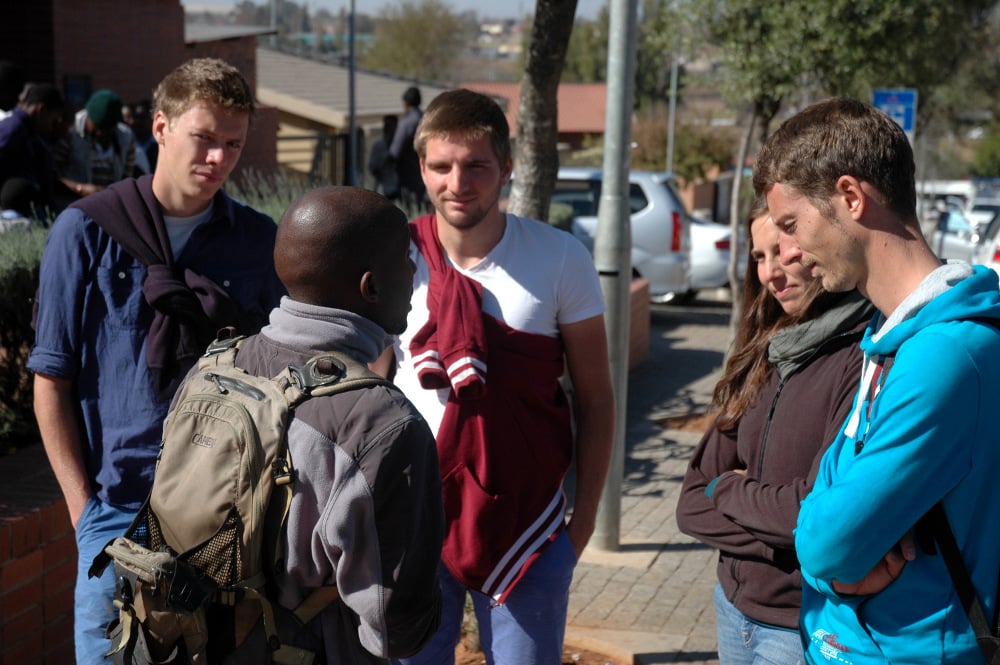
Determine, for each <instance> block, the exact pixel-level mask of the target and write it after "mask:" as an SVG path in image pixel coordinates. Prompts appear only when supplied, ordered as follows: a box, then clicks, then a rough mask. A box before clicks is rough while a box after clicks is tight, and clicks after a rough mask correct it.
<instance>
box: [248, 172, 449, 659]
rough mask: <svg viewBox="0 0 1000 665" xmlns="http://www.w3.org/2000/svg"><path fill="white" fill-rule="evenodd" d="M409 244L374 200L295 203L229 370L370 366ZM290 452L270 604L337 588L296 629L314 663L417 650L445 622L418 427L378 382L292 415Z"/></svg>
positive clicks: (432, 480) (362, 195)
mask: <svg viewBox="0 0 1000 665" xmlns="http://www.w3.org/2000/svg"><path fill="white" fill-rule="evenodd" d="M409 245H410V234H409V227H408V224H407V221H406V215H405V214H403V212H402V211H401V210H400V209H399V208H397V207H396V206H395V205H393V204H392V202H390V201H389V200H388V199H386V198H384V197H382V196H380V195H378V194H376V193H374V192H371V191H367V190H363V189H358V188H354V187H323V188H320V189H315V190H311V191H309V192H306V193H305V194H303V195H302V196H301V197H300V198H299V199H298V200H296V201H295V202H294V203H292V205H291V206H289V208H288V210H287V211H286V212H285V214H284V215H283V216H282V218H281V222H280V223H279V224H278V233H277V238H276V241H275V247H274V260H275V270H276V271H277V273H278V276H279V277H280V278H281V281H282V283H283V284H284V285H285V287H286V288H287V289H288V297H286V298H282V300H281V304H280V305H279V306H278V307H277V308H275V309H274V310H272V312H271V314H270V320H269V323H268V325H267V326H266V327H265V328H264V329H263V330H261V332H260V334H258V335H254V336H252V337H249V338H248V339H246V340H245V341H244V342H243V344H242V345H241V347H240V351H239V354H238V355H237V357H236V364H237V365H238V366H239V367H242V368H244V369H246V370H247V371H248V372H250V373H251V374H255V375H258V376H277V375H278V374H279V373H280V372H281V371H282V370H284V369H285V368H286V367H288V366H299V367H301V366H305V364H306V362H307V361H308V360H309V359H310V358H311V357H312V356H314V355H316V354H317V353H320V352H327V351H336V352H340V353H343V354H346V355H348V356H350V357H352V358H353V359H354V360H356V361H358V362H361V363H369V362H372V361H374V360H375V359H376V358H378V356H379V355H380V354H381V353H382V352H383V351H384V350H385V349H386V348H387V347H388V346H389V345H391V344H392V335H394V334H397V333H399V332H401V331H402V330H403V329H405V328H406V324H407V318H406V317H407V312H408V311H409V309H410V307H409V304H410V292H411V291H412V289H413V263H412V262H411V261H410V257H409ZM288 450H289V453H290V456H291V458H292V460H293V463H294V466H295V483H294V485H293V487H294V490H293V496H292V499H291V501H290V504H289V510H288V517H287V528H286V530H285V547H284V550H283V551H284V552H286V558H285V561H284V569H283V571H282V572H281V574H279V575H278V576H276V578H275V585H276V586H277V591H278V599H279V601H280V602H281V604H283V605H284V606H285V607H287V608H289V609H293V608H296V607H298V606H299V605H300V604H301V603H302V602H303V601H304V600H305V599H306V598H308V597H309V596H310V593H311V592H312V591H313V590H315V589H317V588H319V587H324V586H326V587H329V586H335V587H337V589H338V590H339V592H340V600H339V601H338V602H335V603H332V604H331V605H329V606H328V607H326V608H325V609H324V610H323V611H322V612H321V613H320V614H318V615H317V616H316V618H315V619H314V620H313V621H311V622H309V624H307V626H306V628H307V629H308V630H310V631H312V632H313V633H314V634H315V635H316V636H317V637H321V638H322V639H321V642H322V644H323V655H324V658H321V659H317V663H326V664H327V665H340V664H341V663H356V664H358V665H362V664H365V665H376V664H377V663H384V662H385V661H384V660H383V659H384V658H387V657H402V656H407V655H410V654H412V653H414V652H416V651H417V650H418V649H419V648H420V647H421V646H423V645H424V644H425V643H426V642H427V641H428V640H429V639H430V638H431V636H432V635H433V634H434V631H435V630H436V629H437V627H438V625H439V623H440V620H441V589H440V586H439V584H438V574H437V567H438V561H439V560H440V555H441V542H442V539H443V538H444V509H443V508H442V495H441V480H440V475H439V470H438V459H437V448H436V444H435V442H434V435H433V434H432V433H431V430H430V428H429V427H428V425H427V422H426V421H425V420H424V419H423V418H422V417H421V416H420V414H419V413H418V412H417V410H416V408H415V407H414V406H413V405H412V404H411V403H410V402H409V400H407V399H406V397H404V396H403V393H402V392H401V391H400V390H398V389H396V388H393V387H390V386H386V385H376V386H369V387H365V388H359V389H357V390H349V391H346V392H343V393H339V394H336V395H327V396H320V397H314V398H313V399H311V400H309V401H307V402H305V403H303V404H302V405H301V406H300V407H298V408H297V409H296V410H295V413H294V418H293V420H292V421H291V423H290V424H289V426H288ZM241 662H242V661H241Z"/></svg>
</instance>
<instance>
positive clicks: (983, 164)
mask: <svg viewBox="0 0 1000 665" xmlns="http://www.w3.org/2000/svg"><path fill="white" fill-rule="evenodd" d="M975 172H976V175H977V176H980V177H983V178H996V177H1000V127H997V126H995V125H994V127H993V128H992V129H991V130H990V133H989V134H987V135H986V138H985V139H983V141H982V142H981V143H980V144H979V146H978V148H977V149H976V162H975Z"/></svg>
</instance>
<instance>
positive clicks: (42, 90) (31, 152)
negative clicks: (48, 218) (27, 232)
mask: <svg viewBox="0 0 1000 665" xmlns="http://www.w3.org/2000/svg"><path fill="white" fill-rule="evenodd" d="M64 109H65V102H64V101H63V96H62V94H60V92H59V89H58V88H56V87H55V86H54V85H51V84H49V83H31V84H28V85H27V86H26V87H25V89H24V92H23V94H22V95H21V100H20V101H19V102H18V105H17V108H15V109H14V110H13V112H12V113H11V114H10V116H9V117H7V118H5V119H3V120H0V190H2V192H4V193H3V194H2V196H0V199H2V200H0V206H2V208H3V209H4V210H16V211H17V212H18V213H20V214H21V215H23V216H25V217H40V216H43V215H44V214H45V213H44V211H45V210H46V209H47V208H51V206H52V205H53V187H54V185H55V182H56V170H55V163H54V161H53V159H52V151H51V148H50V146H51V144H52V142H53V141H55V140H56V139H57V137H59V136H60V135H61V134H62V133H63V132H64V131H65V127H66V125H65V122H64V118H63V111H64Z"/></svg>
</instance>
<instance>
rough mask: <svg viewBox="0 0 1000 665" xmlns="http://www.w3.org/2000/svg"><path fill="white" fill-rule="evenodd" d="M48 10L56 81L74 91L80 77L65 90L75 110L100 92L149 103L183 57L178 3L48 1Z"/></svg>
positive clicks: (164, 0) (158, 0) (172, 0)
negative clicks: (96, 92) (109, 92)
mask: <svg viewBox="0 0 1000 665" xmlns="http://www.w3.org/2000/svg"><path fill="white" fill-rule="evenodd" d="M24 4H28V3H24ZM52 6H53V13H52V44H53V56H54V74H55V81H56V82H57V83H58V84H59V85H61V86H65V85H66V84H67V83H69V84H70V85H71V86H72V82H73V81H74V77H81V78H80V79H79V80H80V82H81V85H80V86H79V87H78V88H77V87H70V88H69V89H68V90H67V92H68V94H69V95H70V96H75V97H77V98H76V99H74V100H73V102H74V103H73V106H74V107H76V108H79V106H81V105H82V103H81V102H80V100H79V97H80V96H82V97H83V102H86V96H87V93H88V92H93V91H94V90H97V89H100V88H110V89H112V90H114V91H115V92H117V93H118V95H119V96H120V97H121V98H122V100H124V101H126V102H128V101H134V100H138V99H148V98H150V97H151V96H152V90H153V87H154V86H155V85H156V83H157V82H159V80H160V79H162V78H163V77H164V76H165V75H166V74H167V73H168V72H169V71H170V70H172V69H173V68H174V67H176V66H177V65H179V64H180V63H181V62H183V61H184V58H185V57H186V54H185V52H184V8H183V7H182V6H181V3H180V0H142V1H140V2H137V1H136V0H87V2H80V1H79V0H52ZM88 80H89V82H90V86H89V90H86V89H85V88H86V87H87V86H86V81H88ZM64 89H66V88H64ZM76 90H80V94H79V95H74V91H76Z"/></svg>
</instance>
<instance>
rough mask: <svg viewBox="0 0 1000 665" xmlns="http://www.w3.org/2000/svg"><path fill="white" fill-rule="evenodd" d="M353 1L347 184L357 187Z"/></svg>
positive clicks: (349, 40)
mask: <svg viewBox="0 0 1000 665" xmlns="http://www.w3.org/2000/svg"><path fill="white" fill-rule="evenodd" d="M354 67H355V63H354V0H351V13H350V14H349V15H348V17H347V114H348V122H347V126H348V131H349V132H350V136H349V137H348V139H347V146H348V149H347V152H348V160H347V161H348V164H347V184H348V185H351V186H352V187H357V185H358V168H357V166H358V132H357V110H356V102H355V96H354V93H355V86H354Z"/></svg>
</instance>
